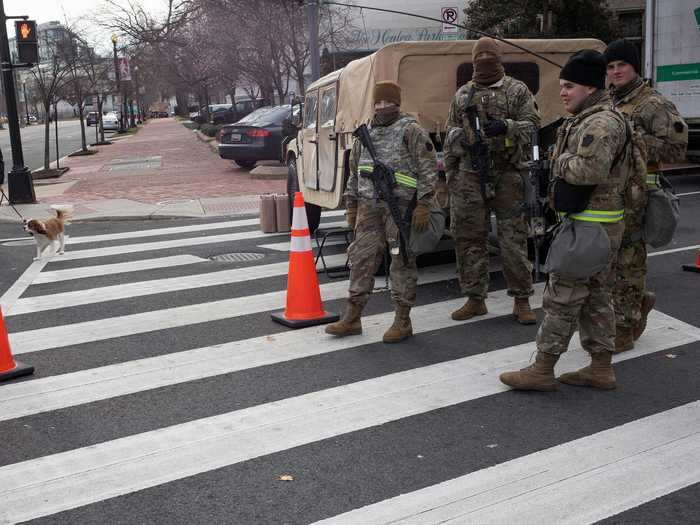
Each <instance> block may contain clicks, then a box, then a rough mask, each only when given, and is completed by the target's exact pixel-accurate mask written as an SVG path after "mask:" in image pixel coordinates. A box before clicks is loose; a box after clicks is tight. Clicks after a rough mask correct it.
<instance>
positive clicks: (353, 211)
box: [345, 199, 357, 230]
mask: <svg viewBox="0 0 700 525" xmlns="http://www.w3.org/2000/svg"><path fill="white" fill-rule="evenodd" d="M345 207H346V210H345V220H347V221H348V226H350V227H351V228H352V229H353V230H354V229H355V224H356V223H357V201H356V200H350V199H348V201H347V202H346V203H345Z"/></svg>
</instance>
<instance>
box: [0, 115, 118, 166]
mask: <svg viewBox="0 0 700 525" xmlns="http://www.w3.org/2000/svg"><path fill="white" fill-rule="evenodd" d="M54 126H55V125H54V123H51V139H50V141H51V162H53V161H55V160H56V136H55V133H56V131H55V127H54ZM4 127H5V129H3V130H0V148H2V155H3V158H4V159H5V170H6V172H7V171H10V169H11V168H12V148H11V146H10V132H9V130H8V129H7V125H5V126H4ZM21 134H22V151H23V153H24V162H25V164H26V165H27V166H28V167H29V169H31V170H32V171H34V170H37V169H39V168H42V167H43V166H44V125H43V124H33V125H31V126H28V127H25V128H22V129H21ZM85 134H86V139H87V143H88V144H90V143H91V142H95V126H91V127H86V128H85ZM108 134H109V133H108ZM80 147H81V140H80V122H79V121H77V120H66V121H59V123H58V149H59V153H60V155H59V158H60V157H64V156H65V155H68V154H69V153H73V152H74V151H75V150H77V149H80Z"/></svg>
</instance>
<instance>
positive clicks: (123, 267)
mask: <svg viewBox="0 0 700 525" xmlns="http://www.w3.org/2000/svg"><path fill="white" fill-rule="evenodd" d="M201 262H209V260H208V259H202V258H201V257H197V256H195V255H173V256H171V257H159V258H157V259H142V260H140V261H129V262H125V263H114V264H101V265H96V266H81V267H79V268H68V269H66V270H54V271H48V272H41V273H40V274H39V275H38V276H37V278H36V279H34V282H33V283H32V284H46V283H56V282H60V281H70V280H73V279H84V278H86V277H99V276H102V275H113V274H119V273H128V272H137V271H141V270H155V269H160V268H172V267H174V266H185V265H188V264H195V263H201Z"/></svg>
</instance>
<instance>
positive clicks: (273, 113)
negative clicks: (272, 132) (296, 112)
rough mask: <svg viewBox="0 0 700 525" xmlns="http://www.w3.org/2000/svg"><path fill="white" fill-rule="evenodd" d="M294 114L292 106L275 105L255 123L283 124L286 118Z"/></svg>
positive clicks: (264, 124)
mask: <svg viewBox="0 0 700 525" xmlns="http://www.w3.org/2000/svg"><path fill="white" fill-rule="evenodd" d="M291 114H292V107H291V106H289V105H285V106H275V107H274V108H271V109H270V111H268V112H266V113H264V114H262V115H261V116H260V118H257V119H255V124H257V125H262V126H270V125H275V124H276V125H281V124H282V122H283V121H284V119H286V118H287V117H289V116H290V115H291Z"/></svg>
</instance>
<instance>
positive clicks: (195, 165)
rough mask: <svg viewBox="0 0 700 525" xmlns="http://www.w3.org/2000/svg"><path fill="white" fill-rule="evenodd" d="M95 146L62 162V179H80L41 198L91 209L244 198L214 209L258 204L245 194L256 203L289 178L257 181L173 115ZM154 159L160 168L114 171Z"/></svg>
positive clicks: (282, 187)
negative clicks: (117, 202)
mask: <svg viewBox="0 0 700 525" xmlns="http://www.w3.org/2000/svg"><path fill="white" fill-rule="evenodd" d="M96 149H97V150H98V151H99V153H97V154H96V155H91V156H86V157H69V158H67V159H65V160H64V161H62V165H64V166H69V167H70V168H71V169H70V171H69V172H67V173H66V174H65V175H64V176H63V177H61V179H60V181H61V182H71V181H75V183H74V184H73V185H71V186H69V187H67V189H66V190H65V192H64V193H63V194H61V195H52V196H46V197H42V198H41V202H42V203H45V204H54V203H66V202H70V203H72V204H83V205H85V206H88V207H89V203H90V202H94V201H100V200H105V199H126V200H129V201H134V202H137V203H144V204H158V203H162V202H164V201H171V200H180V199H208V198H217V197H219V198H221V197H239V198H236V199H233V201H235V202H236V203H237V205H235V206H234V205H229V206H226V205H225V204H218V205H216V206H212V211H215V210H221V211H226V210H233V209H255V208H256V205H254V204H253V203H252V202H249V203H247V204H244V201H245V200H247V199H242V198H240V196H244V195H250V196H251V198H250V201H255V203H257V195H259V194H262V193H282V192H285V191H286V183H285V181H281V180H258V179H253V178H252V177H251V176H250V175H249V174H248V172H247V171H246V170H243V169H241V168H238V167H236V166H235V165H234V164H233V163H232V162H231V161H228V160H224V159H221V158H219V157H218V155H216V153H213V152H212V150H211V149H210V147H209V145H207V144H205V143H203V142H201V141H200V140H199V139H198V138H197V137H196V136H195V134H194V132H193V131H191V130H188V129H187V128H185V127H184V126H183V125H182V124H180V123H179V122H177V121H176V120H175V119H171V118H168V119H153V120H150V121H148V123H147V124H146V125H145V126H143V128H142V129H141V130H140V131H139V132H138V133H137V134H136V135H133V136H128V137H125V138H122V139H119V140H116V141H114V143H113V144H112V145H110V146H99V147H97V148H96ZM152 157H160V167H146V166H145V165H133V166H129V167H127V166H126V165H125V164H122V165H120V166H118V168H119V169H113V168H114V165H115V164H118V163H119V162H120V161H135V160H138V159H148V158H152ZM110 167H111V168H112V169H110ZM66 186H68V185H66ZM214 214H216V213H214Z"/></svg>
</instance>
